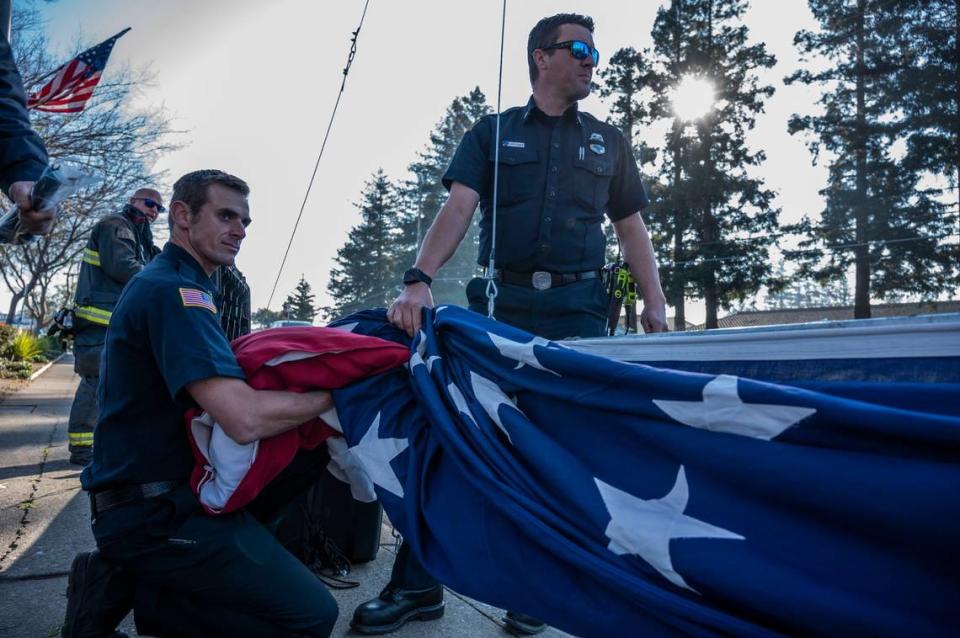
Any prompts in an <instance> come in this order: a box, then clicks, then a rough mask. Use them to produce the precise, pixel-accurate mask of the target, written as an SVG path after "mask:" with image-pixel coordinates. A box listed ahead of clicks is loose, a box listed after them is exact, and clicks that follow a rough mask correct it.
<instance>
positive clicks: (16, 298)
mask: <svg viewBox="0 0 960 638" xmlns="http://www.w3.org/2000/svg"><path fill="white" fill-rule="evenodd" d="M21 299H23V292H15V293H13V297H12V298H11V299H10V307H9V308H8V310H7V325H8V326H9V325H13V322H14V321H15V320H16V318H17V306H19V305H20V300H21Z"/></svg>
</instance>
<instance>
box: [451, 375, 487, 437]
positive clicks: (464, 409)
mask: <svg viewBox="0 0 960 638" xmlns="http://www.w3.org/2000/svg"><path fill="white" fill-rule="evenodd" d="M447 394H449V395H450V398H451V399H452V400H453V405H455V406H456V408H457V411H459V412H460V414H462V415H464V416H465V417H467V418H468V419H470V422H471V423H473V424H474V425H475V426H476V427H477V428H478V429H479V428H480V426H479V425H478V424H477V422H476V421H475V420H474V418H473V415H472V414H471V413H470V406H469V405H468V404H467V398H466V397H465V396H463V393H462V392H460V388H458V387H457V386H456V385H454V384H453V383H450V384H448V385H447Z"/></svg>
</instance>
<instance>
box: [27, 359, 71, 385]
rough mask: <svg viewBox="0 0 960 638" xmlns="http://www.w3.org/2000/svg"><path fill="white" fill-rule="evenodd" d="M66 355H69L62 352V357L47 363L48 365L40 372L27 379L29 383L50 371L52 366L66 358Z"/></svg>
mask: <svg viewBox="0 0 960 638" xmlns="http://www.w3.org/2000/svg"><path fill="white" fill-rule="evenodd" d="M66 354H67V353H66V352H61V353H60V356H59V357H57V358H56V359H54V360H53V361H47V365H45V366H43V367H42V368H40V369H39V370H37V371H36V372H34V373H33V374H31V375H30V378H29V379H27V381H33V380H35V379H36V378H37V377H39V376H40V375H41V374H43V373H44V372H46V371H47V370H49V369H50V366H52V365H53V364H55V363H56V362H57V361H59V360H60V359H63V358H64V357H65V356H66Z"/></svg>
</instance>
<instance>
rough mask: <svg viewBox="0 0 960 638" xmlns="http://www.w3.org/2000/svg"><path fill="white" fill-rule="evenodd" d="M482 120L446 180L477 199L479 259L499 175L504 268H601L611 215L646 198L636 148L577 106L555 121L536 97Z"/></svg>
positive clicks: (499, 256)
mask: <svg viewBox="0 0 960 638" xmlns="http://www.w3.org/2000/svg"><path fill="white" fill-rule="evenodd" d="M496 126H497V118H496V116H495V115H488V116H485V117H483V118H482V119H481V120H480V121H479V122H478V123H477V124H476V125H475V126H474V127H473V128H472V129H471V130H470V131H468V132H467V134H466V135H465V136H464V137H463V140H462V141H461V142H460V146H459V147H458V148H457V152H456V154H455V155H454V158H453V161H452V162H451V164H450V167H449V168H448V169H447V172H446V174H445V175H444V176H443V183H444V185H445V186H446V187H447V188H448V189H449V188H450V186H451V185H452V184H453V182H460V183H462V184H464V185H465V186H468V187H469V188H471V189H473V190H475V191H476V192H477V193H479V194H480V211H481V219H480V253H479V257H478V262H479V263H480V265H482V266H486V265H487V262H488V260H489V258H490V246H491V241H492V239H493V237H492V233H493V223H492V210H493V190H494V189H493V186H494V165H495V163H496V160H497V159H499V167H500V168H499V171H498V174H497V191H496V192H497V238H496V241H497V251H496V255H495V256H496V263H497V267H498V268H502V269H506V270H512V271H516V272H532V271H534V270H547V271H551V272H561V273H562V272H579V271H585V270H594V269H598V268H600V267H601V266H603V263H604V260H605V238H604V234H603V229H602V222H603V217H604V215H606V216H608V217H609V218H610V219H611V220H612V221H617V220H620V219H623V218H625V217H627V216H629V215H631V214H633V213H636V212H637V211H639V210H641V209H642V208H644V207H646V206H647V204H648V203H649V202H648V199H647V195H646V192H645V191H644V188H643V184H642V183H641V181H640V174H639V171H638V170H637V165H636V162H635V161H634V159H633V154H632V151H631V149H630V145H629V144H628V143H627V140H626V139H625V138H624V137H623V134H622V133H621V132H620V131H619V129H617V128H615V127H613V126H611V125H609V124H606V123H604V122H601V121H599V120H597V119H596V118H595V117H593V116H592V115H590V114H588V113H584V112H581V111H579V110H578V109H577V107H576V105H574V106H572V107H570V108H569V109H568V110H567V111H566V112H565V113H564V114H563V115H561V116H559V117H550V116H547V115H546V114H544V113H543V112H542V111H540V109H538V108H537V106H536V104H535V103H534V101H533V98H532V97H531V98H530V101H529V102H528V103H527V105H526V106H525V107H517V108H512V109H509V110H507V111H504V112H503V113H502V114H501V117H500V145H499V146H500V152H499V157H497V154H496Z"/></svg>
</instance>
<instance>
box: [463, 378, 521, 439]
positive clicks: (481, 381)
mask: <svg viewBox="0 0 960 638" xmlns="http://www.w3.org/2000/svg"><path fill="white" fill-rule="evenodd" d="M470 383H471V385H473V394H474V395H475V396H476V397H477V402H478V403H480V405H482V406H483V409H484V410H485V411H486V412H487V415H489V417H490V418H491V419H492V420H493V422H494V423H496V424H497V427H498V428H500V430H501V431H502V432H503V433H504V434H506V435H507V440H508V441H510V443H513V439H511V438H510V433H509V432H507V428H505V427H504V426H503V421H501V420H500V406H501V405H508V406H510V407H511V408H513V409H514V410H516V411H517V412H520V409H519V408H517V404H516V402H515V401H514V400H513V399H511V398H510V397H509V396H507V393H506V392H504V391H503V388H501V387H500V386H499V385H497V384H496V383H495V382H493V381H491V380H490V379H488V378H486V377H484V376H481V375H479V374H477V373H476V372H474V371H473V370H471V371H470ZM520 413H521V414H523V413H522V412H520Z"/></svg>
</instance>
